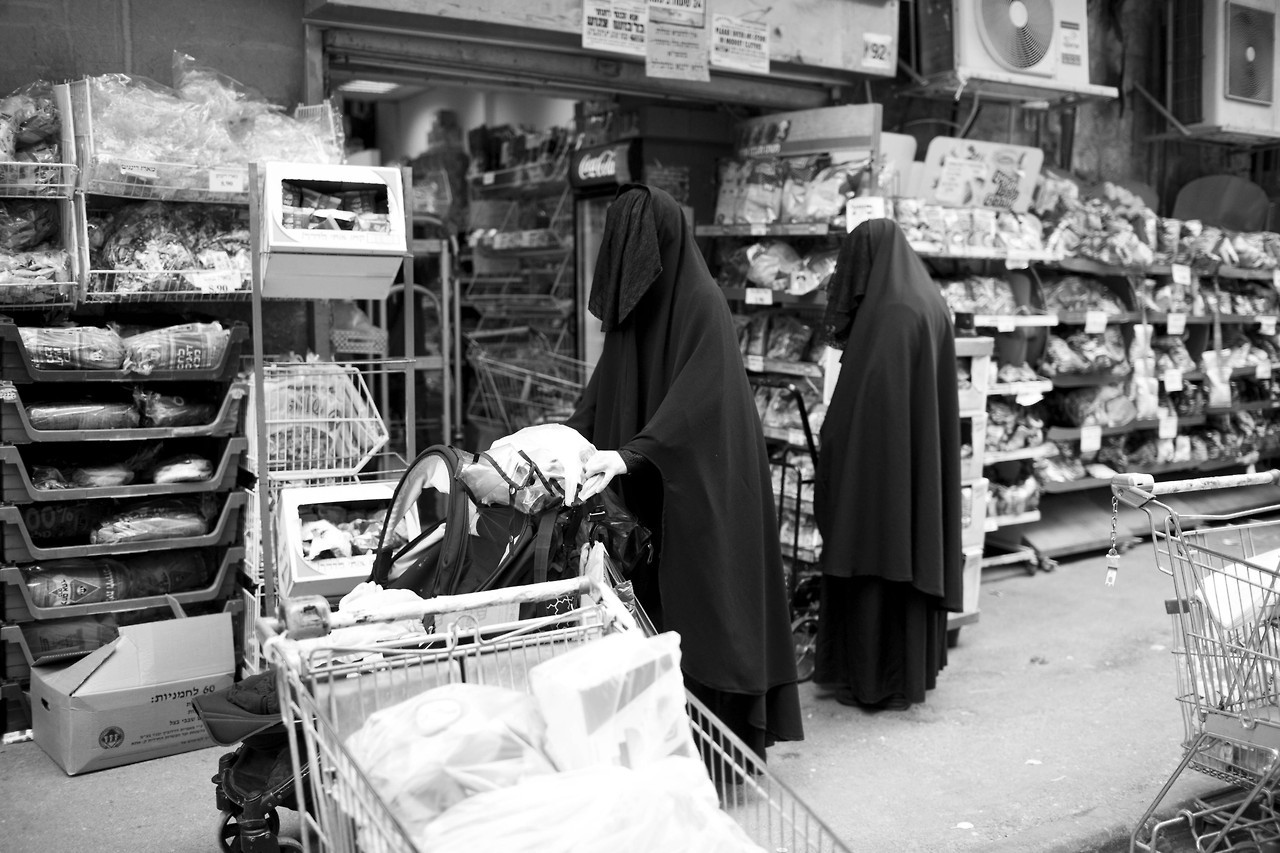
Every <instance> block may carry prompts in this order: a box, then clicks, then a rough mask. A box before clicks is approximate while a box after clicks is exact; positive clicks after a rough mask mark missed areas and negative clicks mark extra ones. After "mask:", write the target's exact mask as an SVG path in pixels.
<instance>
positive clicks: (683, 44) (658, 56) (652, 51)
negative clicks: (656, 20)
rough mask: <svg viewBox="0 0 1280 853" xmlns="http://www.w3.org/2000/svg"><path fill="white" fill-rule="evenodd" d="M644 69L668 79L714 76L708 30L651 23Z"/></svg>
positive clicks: (698, 80) (704, 81) (697, 78)
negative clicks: (710, 66)
mask: <svg viewBox="0 0 1280 853" xmlns="http://www.w3.org/2000/svg"><path fill="white" fill-rule="evenodd" d="M646 48H647V52H646V53H645V57H644V73H645V75H646V76H648V77H662V78H665V79H667V80H693V81H696V82H699V83H706V82H708V81H710V80H711V71H710V69H709V68H708V63H709V62H710V61H711V60H710V49H709V48H708V45H707V32H706V30H702V29H695V28H694V27H675V26H670V25H668V24H650V25H649V35H648V43H647V45H646Z"/></svg>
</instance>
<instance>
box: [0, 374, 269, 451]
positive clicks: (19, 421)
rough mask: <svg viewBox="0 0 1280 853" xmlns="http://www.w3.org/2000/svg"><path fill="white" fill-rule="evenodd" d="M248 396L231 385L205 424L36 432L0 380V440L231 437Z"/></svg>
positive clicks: (242, 386)
mask: <svg viewBox="0 0 1280 853" xmlns="http://www.w3.org/2000/svg"><path fill="white" fill-rule="evenodd" d="M248 393H249V386H248V383H247V382H243V381H240V382H233V383H232V384H231V385H230V386H229V387H228V388H227V393H226V394H225V395H224V396H223V398H222V402H221V404H219V406H218V413H217V414H216V415H215V416H214V419H213V420H212V421H210V422H209V423H207V424H197V425H193V426H180V427H136V428H132V429H36V428H35V427H34V426H33V425H32V424H31V418H30V416H29V415H28V412H27V408H26V406H25V405H24V404H23V402H22V399H21V395H20V394H19V392H18V389H17V387H16V386H15V385H13V383H11V382H4V381H2V380H0V440H3V441H4V442H6V443H8V444H32V443H38V442H46V441H142V440H160V439H167V438H201V437H206V436H226V435H235V434H236V433H238V432H239V431H240V408H241V406H242V404H243V401H244V398H245V397H246V396H247V395H248Z"/></svg>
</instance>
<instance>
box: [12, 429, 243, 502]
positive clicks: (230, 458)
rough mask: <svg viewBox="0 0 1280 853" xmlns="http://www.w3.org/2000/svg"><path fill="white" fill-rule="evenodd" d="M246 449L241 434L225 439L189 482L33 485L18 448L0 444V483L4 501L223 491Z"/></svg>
mask: <svg viewBox="0 0 1280 853" xmlns="http://www.w3.org/2000/svg"><path fill="white" fill-rule="evenodd" d="M248 449H249V440H248V439H247V438H244V437H243V436H237V437H235V438H231V439H227V440H226V445H225V446H224V447H223V448H222V451H221V456H220V457H218V456H215V457H214V458H212V459H211V461H212V462H213V463H214V465H215V468H214V473H213V476H212V477H210V478H209V479H208V480H201V481H197V482H193V483H131V484H129V485H125V486H84V487H79V488H71V489H37V488H36V487H35V485H34V481H33V480H32V479H31V474H30V469H29V468H28V466H27V463H26V461H25V460H24V459H23V457H22V453H21V452H20V450H19V449H18V448H17V447H15V446H13V445H0V487H2V488H3V497H4V500H5V502H6V503H19V504H21V503H32V502H36V503H43V502H63V501H75V500H97V499H100V498H119V499H126V498H142V497H161V496H166V495H190V494H201V493H207V492H224V491H229V490H231V489H233V488H235V485H236V477H237V475H238V473H239V469H240V461H241V459H242V457H243V456H244V455H245V453H246V452H247V451H248Z"/></svg>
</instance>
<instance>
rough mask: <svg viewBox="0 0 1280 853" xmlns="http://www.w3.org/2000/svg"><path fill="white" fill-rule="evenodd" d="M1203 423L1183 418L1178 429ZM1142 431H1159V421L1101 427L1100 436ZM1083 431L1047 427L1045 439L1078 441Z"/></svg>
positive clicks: (1198, 418) (1202, 419) (1192, 417)
mask: <svg viewBox="0 0 1280 853" xmlns="http://www.w3.org/2000/svg"><path fill="white" fill-rule="evenodd" d="M1204 422H1205V417H1204V415H1190V416H1188V417H1185V418H1178V429H1182V428H1183V427H1193V426H1203V425H1204ZM1144 429H1155V430H1158V429H1160V422H1159V421H1131V422H1130V423H1127V424H1125V425H1124V426H1114V427H1103V428H1102V434H1103V435H1104V436H1107V435H1124V434H1126V433H1130V432H1138V431H1140V430H1144ZM1082 431H1083V429H1082V428H1081V427H1049V429H1048V432H1047V433H1046V437H1047V438H1048V439H1049V441H1079V440H1080V434H1081V432H1082Z"/></svg>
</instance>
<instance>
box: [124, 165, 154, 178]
mask: <svg viewBox="0 0 1280 853" xmlns="http://www.w3.org/2000/svg"><path fill="white" fill-rule="evenodd" d="M120 174H122V175H128V176H129V177H131V178H146V179H148V180H151V181H154V180H155V179H156V178H158V177H159V176H160V170H159V169H158V168H157V167H156V166H153V165H151V164H150V163H129V162H124V163H121V164H120Z"/></svg>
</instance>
